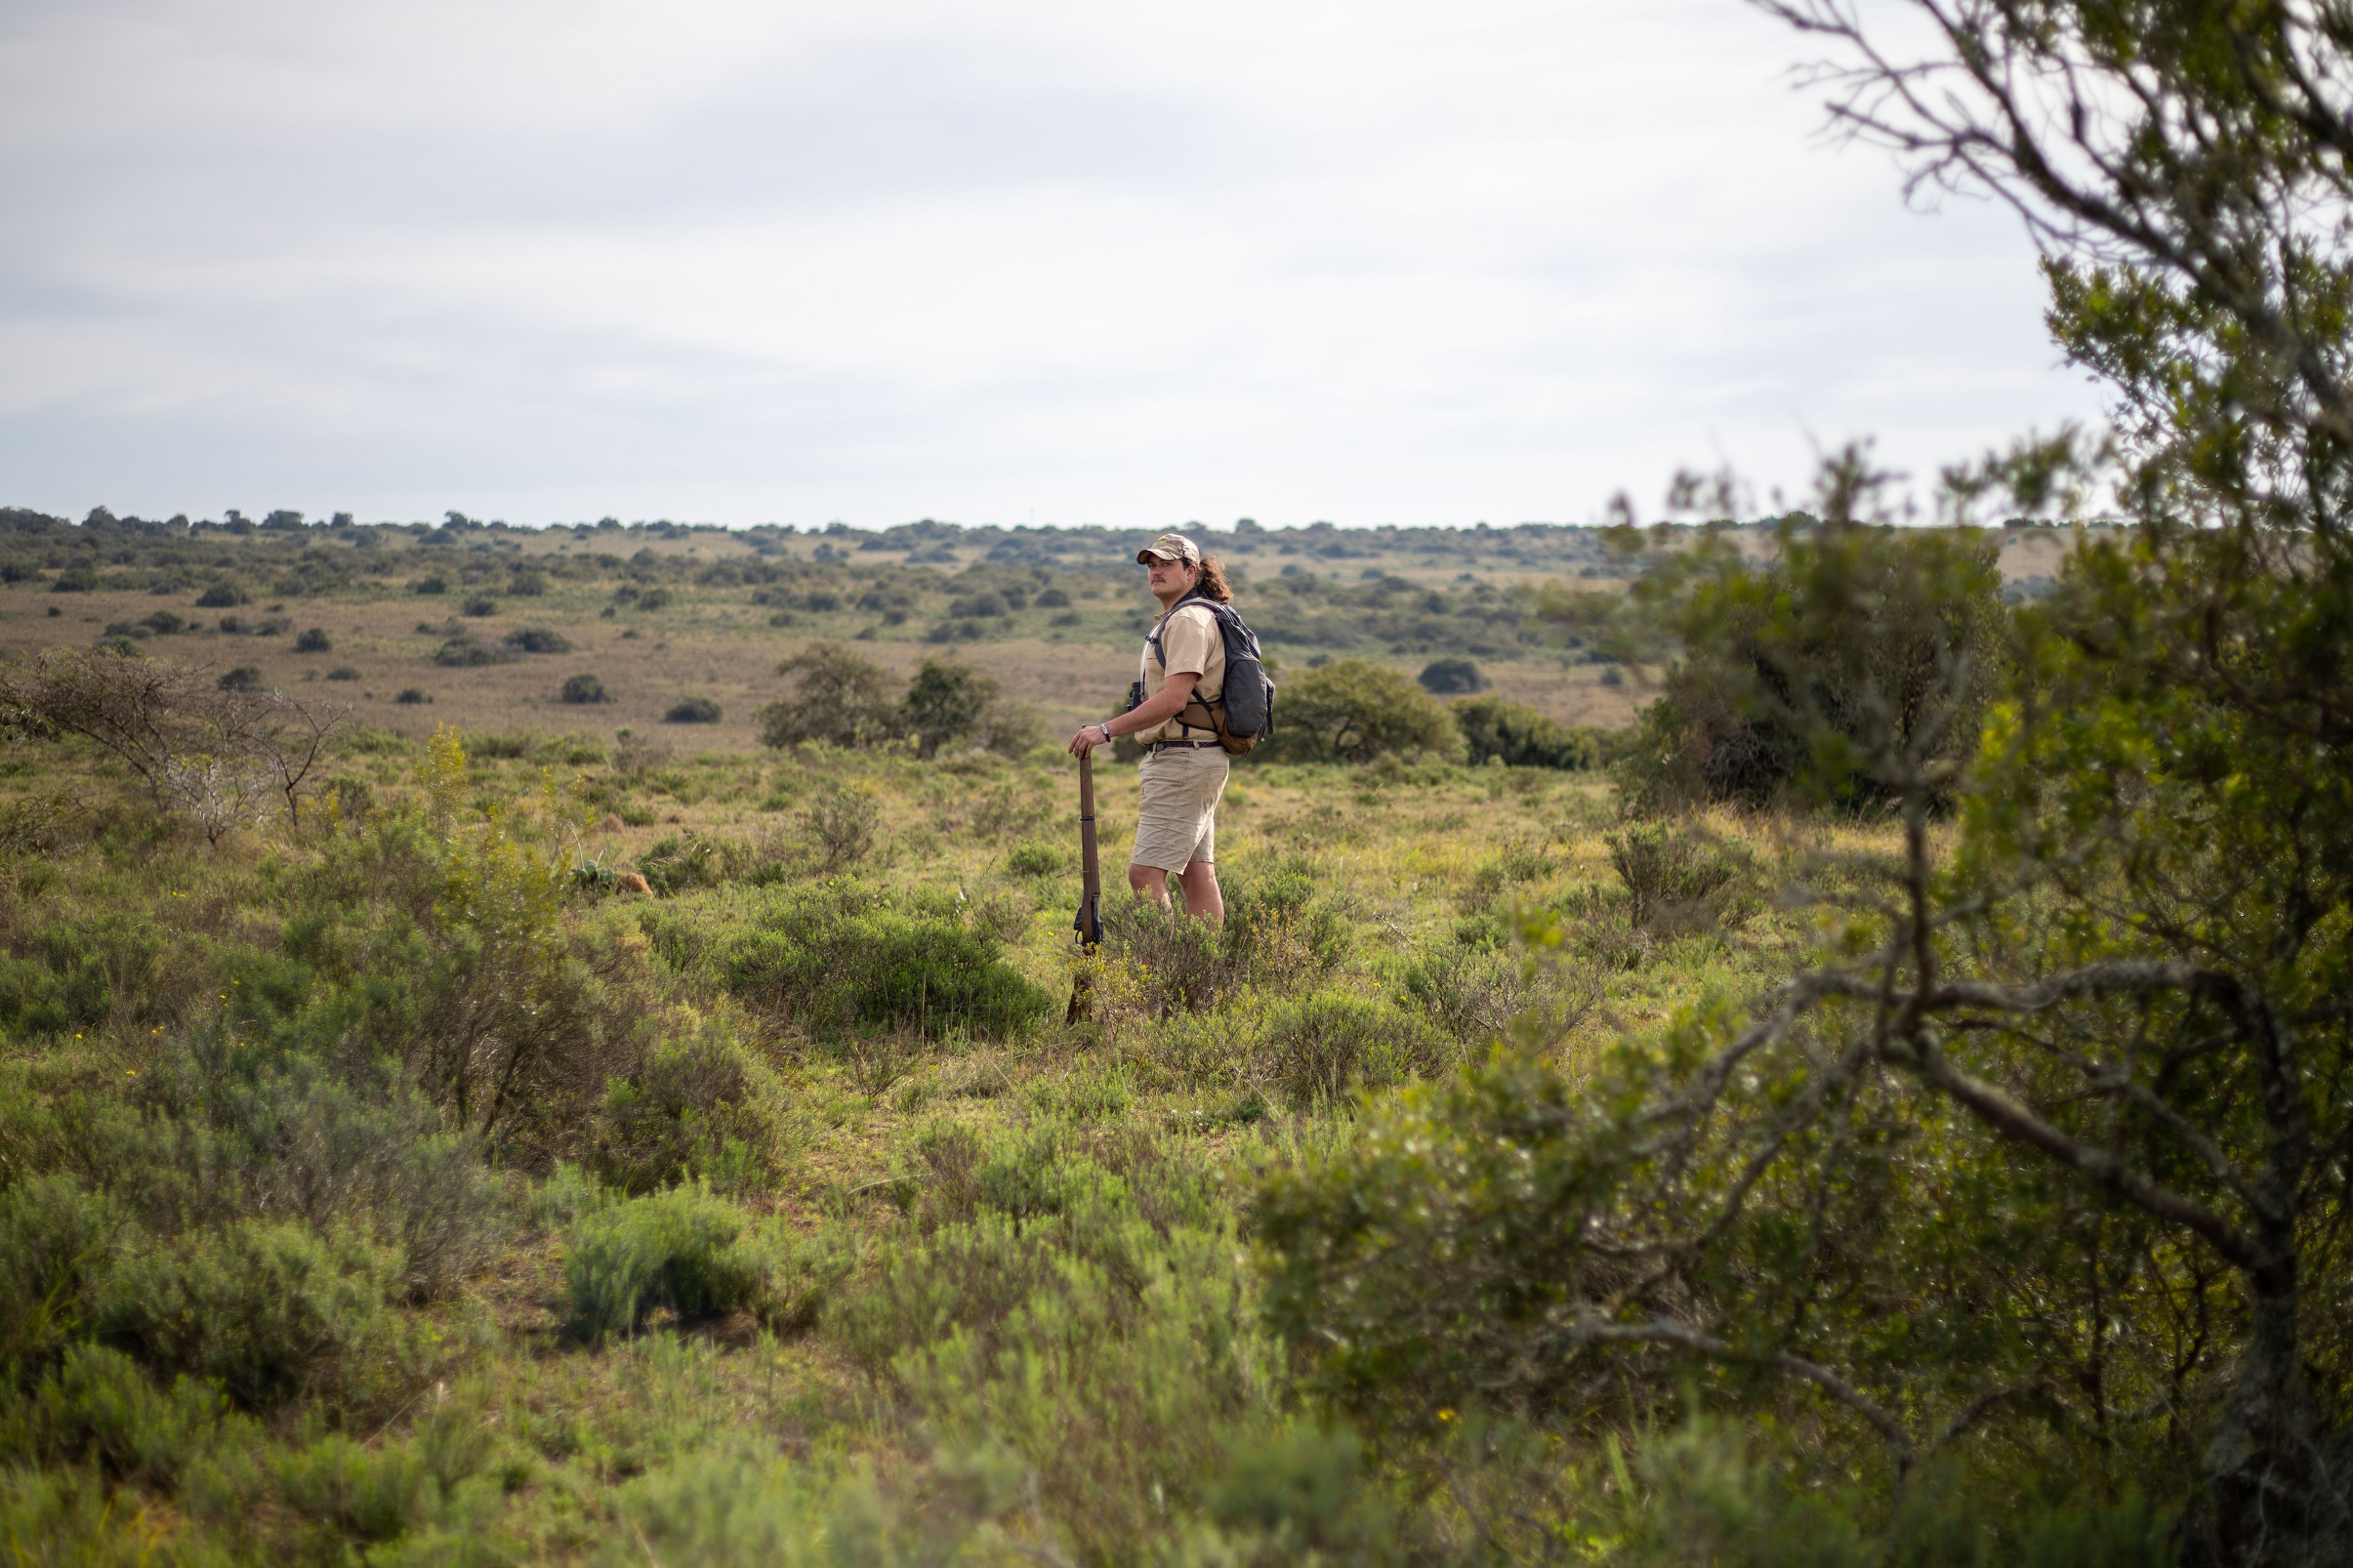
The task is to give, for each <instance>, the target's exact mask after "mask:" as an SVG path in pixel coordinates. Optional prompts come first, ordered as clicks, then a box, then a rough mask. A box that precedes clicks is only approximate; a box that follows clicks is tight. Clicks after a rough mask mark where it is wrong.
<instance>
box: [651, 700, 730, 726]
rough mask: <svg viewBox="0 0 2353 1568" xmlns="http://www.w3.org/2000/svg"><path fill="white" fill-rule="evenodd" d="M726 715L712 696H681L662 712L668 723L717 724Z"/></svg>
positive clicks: (664, 719)
mask: <svg viewBox="0 0 2353 1568" xmlns="http://www.w3.org/2000/svg"><path fill="white" fill-rule="evenodd" d="M723 717H725V715H724V713H723V711H722V709H721V707H720V705H719V703H718V702H717V701H716V700H715V699H713V698H710V697H681V698H680V699H679V700H678V701H677V702H674V703H672V704H671V705H670V707H669V708H668V709H667V710H665V711H664V712H663V714H662V722H664V723H667V724H716V723H718V722H720V720H721V719H722V718H723Z"/></svg>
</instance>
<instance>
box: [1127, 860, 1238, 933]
mask: <svg viewBox="0 0 2353 1568" xmlns="http://www.w3.org/2000/svg"><path fill="white" fill-rule="evenodd" d="M1128 886H1129V887H1133V888H1135V890H1136V891H1137V892H1139V893H1142V894H1144V895H1145V896H1146V897H1148V898H1150V899H1151V900H1152V902H1154V903H1156V904H1166V903H1167V902H1168V901H1169V874H1168V873H1167V872H1165V871H1163V870H1161V869H1160V868H1159V867H1158V866H1137V865H1131V866H1130V867H1128ZM1177 886H1178V887H1182V888H1183V889H1184V912H1185V913H1186V914H1188V915H1190V916H1192V917H1193V918H1194V919H1196V920H1206V921H1208V922H1209V923H1210V924H1211V925H1213V926H1215V925H1218V923H1219V922H1221V921H1223V920H1224V919H1225V894H1224V893H1223V892H1222V891H1220V890H1219V888H1218V868H1217V867H1216V866H1214V865H1212V864H1211V863H1210V862H1209V861H1207V860H1196V861H1194V862H1193V863H1192V864H1191V865H1189V866H1187V867H1185V868H1184V869H1183V870H1182V871H1179V872H1178V873H1177Z"/></svg>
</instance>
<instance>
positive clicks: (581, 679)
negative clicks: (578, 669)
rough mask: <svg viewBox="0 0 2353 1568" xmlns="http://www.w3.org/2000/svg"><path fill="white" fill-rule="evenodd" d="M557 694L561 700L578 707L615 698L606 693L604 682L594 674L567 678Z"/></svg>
mask: <svg viewBox="0 0 2353 1568" xmlns="http://www.w3.org/2000/svg"><path fill="white" fill-rule="evenodd" d="M557 697H558V698H559V700H561V701H564V702H568V703H570V704H572V705H573V706H574V707H578V708H584V707H587V706H589V705H591V704H593V703H599V702H610V701H612V700H613V699H612V698H611V697H609V696H607V695H605V691H604V682H603V681H600V680H599V679H598V678H597V677H595V676H593V675H576V676H572V677H569V678H567V679H566V680H565V681H564V683H563V689H562V690H561V691H560V692H558V693H557Z"/></svg>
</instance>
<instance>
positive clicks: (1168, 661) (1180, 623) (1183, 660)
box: [1135, 599, 1225, 746]
mask: <svg viewBox="0 0 2353 1568" xmlns="http://www.w3.org/2000/svg"><path fill="white" fill-rule="evenodd" d="M1158 631H1159V633H1160V657H1159V658H1157V659H1156V658H1154V657H1153V656H1152V643H1151V640H1150V639H1148V638H1147V639H1146V640H1145V641H1144V651H1143V678H1144V698H1145V700H1146V701H1149V700H1151V699H1152V698H1154V697H1157V696H1159V695H1160V688H1161V687H1162V686H1165V685H1167V684H1168V683H1169V677H1170V676H1172V675H1177V674H1182V673H1186V672H1190V673H1191V674H1194V675H1197V676H1199V677H1200V678H1201V679H1200V680H1199V681H1195V682H1194V683H1193V695H1194V696H1196V697H1203V698H1206V697H1220V696H1223V695H1224V694H1225V634H1224V633H1222V632H1220V631H1219V630H1218V617H1217V616H1216V615H1215V614H1214V613H1212V612H1211V610H1210V608H1209V607H1208V606H1207V605H1205V604H1203V603H1202V602H1201V601H1200V600H1199V599H1192V600H1188V601H1187V602H1185V603H1182V604H1179V605H1177V607H1176V608H1175V609H1173V610H1171V611H1169V612H1168V613H1167V614H1166V615H1163V616H1162V617H1161V618H1160V622H1159V626H1158ZM1217 738H1218V732H1217V731H1216V730H1214V729H1208V728H1204V727H1203V726H1201V725H1199V724H1194V725H1190V726H1187V725H1185V724H1181V723H1178V722H1177V721H1176V720H1174V719H1172V720H1170V721H1169V722H1167V723H1164V724H1162V725H1161V726H1160V727H1159V728H1158V729H1139V730H1137V731H1136V732H1135V739H1136V740H1137V741H1138V742H1140V743H1141V744H1143V745H1146V746H1149V745H1152V744H1153V743H1154V742H1156V741H1164V740H1216V739H1217Z"/></svg>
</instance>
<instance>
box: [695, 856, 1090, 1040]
mask: <svg viewBox="0 0 2353 1568" xmlns="http://www.w3.org/2000/svg"><path fill="white" fill-rule="evenodd" d="M1003 952H1004V946H1003V943H1002V942H1001V941H1000V940H999V939H998V938H997V937H996V936H995V935H993V934H991V933H990V932H988V931H987V930H985V929H975V928H970V927H968V926H966V925H964V924H963V923H962V922H960V921H958V920H955V919H952V918H948V917H945V916H937V915H928V914H922V913H912V912H906V911H901V910H895V909H891V908H889V907H888V906H887V905H886V904H885V903H884V900H883V898H882V896H881V895H880V894H878V893H875V892H872V891H870V890H868V889H866V888H864V887H859V886H857V885H855V884H850V885H848V886H845V887H805V888H800V889H796V890H795V891H793V892H791V893H788V894H783V895H780V896H778V897H776V898H775V899H774V900H773V901H772V902H771V903H770V904H769V905H768V906H767V907H766V908H765V909H764V910H763V911H762V912H761V914H760V915H759V916H758V917H757V923H756V928H755V929H754V930H752V931H750V932H748V933H746V934H745V935H743V936H740V937H738V938H737V939H736V940H735V941H734V942H733V943H732V944H731V945H730V946H729V947H728V949H727V950H726V954H725V957H724V959H723V960H722V971H723V975H724V979H725V983H726V984H727V986H728V987H729V988H730V989H731V990H734V991H737V992H739V993H741V994H743V995H745V996H747V997H750V998H752V999H754V1000H756V1001H759V1002H762V1003H764V1004H766V1005H768V1006H770V1007H774V1008H776V1009H778V1010H779V1011H783V1012H785V1013H786V1014H788V1015H789V1016H792V1017H794V1018H797V1019H799V1020H801V1021H802V1022H804V1023H805V1025H806V1026H807V1027H809V1028H811V1029H813V1030H816V1031H819V1032H822V1033H827V1034H833V1035H837V1036H839V1035H842V1034H846V1033H848V1032H850V1031H852V1030H853V1029H855V1028H857V1027H858V1026H861V1025H866V1026H872V1025H883V1026H887V1027H888V1026H894V1025H895V1026H900V1027H906V1026H914V1027H917V1028H920V1029H922V1030H924V1031H925V1032H927V1033H929V1034H940V1033H944V1032H946V1031H949V1030H952V1029H970V1030H972V1031H974V1032H975V1033H985V1034H993V1035H999V1036H1011V1035H1018V1034H1022V1033H1025V1032H1027V1031H1028V1030H1029V1029H1031V1028H1032V1027H1034V1026H1035V1025H1036V1024H1038V1023H1039V1022H1040V1021H1042V1020H1043V1019H1044V1018H1045V1016H1046V1015H1047V1013H1048V1012H1049V1011H1052V1009H1053V998H1051V997H1049V996H1048V995H1047V994H1046V993H1045V992H1044V991H1041V990H1039V989H1038V988H1037V987H1036V986H1034V985H1032V984H1031V983H1030V982H1029V981H1027V980H1025V979H1023V978H1022V977H1021V975H1020V974H1019V973H1017V972H1016V971H1015V970H1013V969H1012V968H1011V966H1009V965H1007V964H1006V962H1005V960H1004V957H1003Z"/></svg>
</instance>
